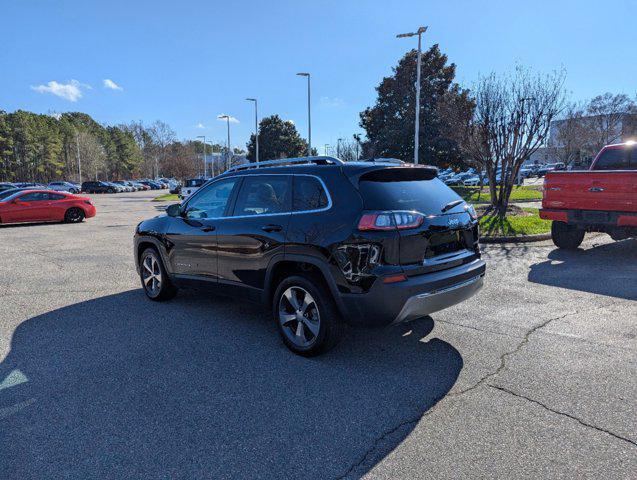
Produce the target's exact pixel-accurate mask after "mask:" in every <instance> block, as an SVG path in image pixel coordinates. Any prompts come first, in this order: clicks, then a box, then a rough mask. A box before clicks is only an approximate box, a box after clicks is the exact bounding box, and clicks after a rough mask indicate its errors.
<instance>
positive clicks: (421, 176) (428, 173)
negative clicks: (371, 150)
mask: <svg viewBox="0 0 637 480" xmlns="http://www.w3.org/2000/svg"><path fill="white" fill-rule="evenodd" d="M437 176H438V169H437V168H436V167H433V166H431V165H413V164H409V163H405V164H401V165H397V166H394V165H389V164H385V165H383V164H382V163H380V162H379V163H378V164H377V165H370V166H369V168H365V169H362V170H356V171H355V172H352V174H351V175H349V178H350V180H351V182H352V183H353V184H354V185H358V183H359V182H361V181H368V182H406V181H417V180H432V179H434V178H436V177H437Z"/></svg>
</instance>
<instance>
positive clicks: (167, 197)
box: [152, 193, 179, 202]
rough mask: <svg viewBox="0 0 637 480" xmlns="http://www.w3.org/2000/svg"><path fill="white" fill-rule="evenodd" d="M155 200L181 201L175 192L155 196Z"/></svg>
mask: <svg viewBox="0 0 637 480" xmlns="http://www.w3.org/2000/svg"><path fill="white" fill-rule="evenodd" d="M152 201H153V202H179V197H178V196H177V194H174V193H165V194H163V195H160V196H158V197H155V198H153V200H152Z"/></svg>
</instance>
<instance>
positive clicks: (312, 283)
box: [272, 275, 344, 357]
mask: <svg viewBox="0 0 637 480" xmlns="http://www.w3.org/2000/svg"><path fill="white" fill-rule="evenodd" d="M272 310H273V314H274V320H275V322H276V324H277V328H278V330H279V334H280V335H281V339H282V340H283V343H285V345H286V346H287V347H288V348H289V349H290V350H292V351H293V352H294V353H296V354H298V355H303V356H306V357H311V356H314V355H319V354H321V353H324V352H326V351H328V350H329V349H331V348H332V347H334V346H335V345H336V344H337V343H338V341H339V340H340V339H341V337H342V335H343V330H344V325H343V322H342V320H341V318H340V315H339V313H338V309H337V308H336V304H335V303H334V299H333V298H332V296H331V294H330V292H329V291H328V290H327V288H326V287H325V286H324V285H323V282H322V281H320V280H319V279H317V278H314V277H311V276H307V277H306V276H300V275H298V276H296V275H295V276H292V277H288V278H286V279H285V280H283V281H282V282H281V283H280V284H279V286H278V288H277V289H276V293H275V294H274V299H273V302H272Z"/></svg>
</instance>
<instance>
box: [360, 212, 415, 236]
mask: <svg viewBox="0 0 637 480" xmlns="http://www.w3.org/2000/svg"><path fill="white" fill-rule="evenodd" d="M424 219H425V217H424V215H422V214H421V213H417V212H370V213H364V214H363V216H361V219H360V220H359V221H358V229H359V230H363V231H370V230H372V231H373V230H406V229H409V228H417V227H419V226H420V225H422V222H423V221H424Z"/></svg>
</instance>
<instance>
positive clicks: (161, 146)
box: [147, 120, 176, 178]
mask: <svg viewBox="0 0 637 480" xmlns="http://www.w3.org/2000/svg"><path fill="white" fill-rule="evenodd" d="M147 131H148V135H149V136H150V141H151V145H150V146H149V152H150V155H151V156H152V159H153V161H154V176H155V178H157V177H159V173H160V171H161V170H162V169H163V168H164V166H165V164H166V163H167V162H169V161H170V158H169V155H168V150H169V149H168V147H169V146H170V145H171V144H172V143H173V142H175V140H176V135H175V132H174V130H173V129H172V128H170V126H169V125H168V124H167V123H164V122H162V121H161V120H156V121H155V122H154V123H153V124H152V125H151V126H150V127H149V128H148V129H147Z"/></svg>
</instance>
